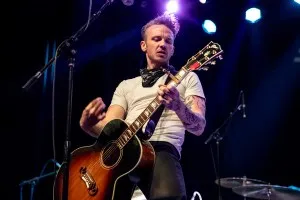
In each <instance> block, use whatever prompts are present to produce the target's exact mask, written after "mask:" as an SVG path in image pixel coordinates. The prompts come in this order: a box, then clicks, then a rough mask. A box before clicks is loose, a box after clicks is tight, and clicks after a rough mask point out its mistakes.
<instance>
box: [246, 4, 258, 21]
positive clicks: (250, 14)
mask: <svg viewBox="0 0 300 200" xmlns="http://www.w3.org/2000/svg"><path fill="white" fill-rule="evenodd" d="M245 18H246V20H248V21H249V22H251V23H255V22H257V21H258V20H259V19H260V18H261V12H260V9H258V8H249V9H248V10H247V11H246V17H245Z"/></svg>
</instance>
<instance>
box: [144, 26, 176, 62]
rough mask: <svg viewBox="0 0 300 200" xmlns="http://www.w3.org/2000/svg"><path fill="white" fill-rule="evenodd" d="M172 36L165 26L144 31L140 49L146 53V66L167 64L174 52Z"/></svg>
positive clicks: (151, 27) (152, 27)
mask: <svg viewBox="0 0 300 200" xmlns="http://www.w3.org/2000/svg"><path fill="white" fill-rule="evenodd" d="M173 44H174V34H173V32H172V31H171V30H170V29H169V28H168V27H166V26H165V25H152V26H150V27H149V28H147V29H146V32H145V39H144V40H143V41H141V49H142V51H144V52H145V53H146V57H147V61H148V65H151V64H154V65H155V66H159V65H164V64H168V62H169V59H170V58H171V56H172V55H173V52H174V46H173Z"/></svg>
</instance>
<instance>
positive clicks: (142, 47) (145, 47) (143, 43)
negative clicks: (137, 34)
mask: <svg viewBox="0 0 300 200" xmlns="http://www.w3.org/2000/svg"><path fill="white" fill-rule="evenodd" d="M140 45H141V49H142V51H143V52H146V51H147V45H146V42H145V41H144V40H142V41H141V42H140Z"/></svg>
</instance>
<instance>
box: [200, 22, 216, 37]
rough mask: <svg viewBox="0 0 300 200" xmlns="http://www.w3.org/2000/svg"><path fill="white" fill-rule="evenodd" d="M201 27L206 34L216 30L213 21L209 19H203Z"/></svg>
mask: <svg viewBox="0 0 300 200" xmlns="http://www.w3.org/2000/svg"><path fill="white" fill-rule="evenodd" d="M202 28H203V30H204V31H205V32H206V33H208V34H213V33H215V32H216V30H217V27H216V25H215V23H214V22H213V21H211V20H205V21H204V22H203V24H202Z"/></svg>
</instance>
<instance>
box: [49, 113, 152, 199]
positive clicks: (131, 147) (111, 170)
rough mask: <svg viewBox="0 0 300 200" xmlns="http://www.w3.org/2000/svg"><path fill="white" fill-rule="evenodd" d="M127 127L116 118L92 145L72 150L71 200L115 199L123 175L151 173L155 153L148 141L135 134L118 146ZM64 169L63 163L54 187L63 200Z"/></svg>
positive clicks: (54, 190) (70, 171)
mask: <svg viewBox="0 0 300 200" xmlns="http://www.w3.org/2000/svg"><path fill="white" fill-rule="evenodd" d="M126 128H128V125H127V124H126V123H125V122H124V121H123V120H121V119H114V120H112V121H110V122H109V123H107V125H106V126H105V127H104V128H103V130H102V132H101V134H100V136H99V137H98V139H97V141H96V142H95V143H94V144H93V145H91V146H84V147H80V148H78V149H76V150H74V151H73V152H72V153H71V158H70V163H69V164H70V165H69V185H68V200H87V199H89V200H91V199H95V200H116V199H115V198H114V197H115V192H116V187H117V185H118V180H119V179H120V178H122V177H123V176H125V175H132V177H134V175H137V174H138V175H139V176H140V175H141V174H145V173H144V172H149V173H151V172H152V169H153V166H154V160H155V152H154V149H153V147H152V145H151V144H150V143H149V142H148V141H144V140H140V139H139V138H138V137H137V136H133V137H132V138H131V139H130V141H129V142H128V143H127V144H126V145H125V146H124V147H123V148H119V146H118V142H117V139H118V138H119V136H120V135H121V134H122V132H123V131H124V130H125V129H126ZM64 169H65V164H62V166H61V167H60V169H59V171H58V173H57V175H56V179H55V182H54V187H53V192H54V194H53V195H54V199H55V200H63V177H64V172H65V170H64ZM145 176H146V174H145ZM148 176H149V174H148ZM136 178H138V177H136ZM140 178H142V177H140ZM119 187H121V188H122V186H120V185H118V188H119ZM118 192H122V190H118ZM118 196H119V195H118ZM121 196H122V195H121Z"/></svg>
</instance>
